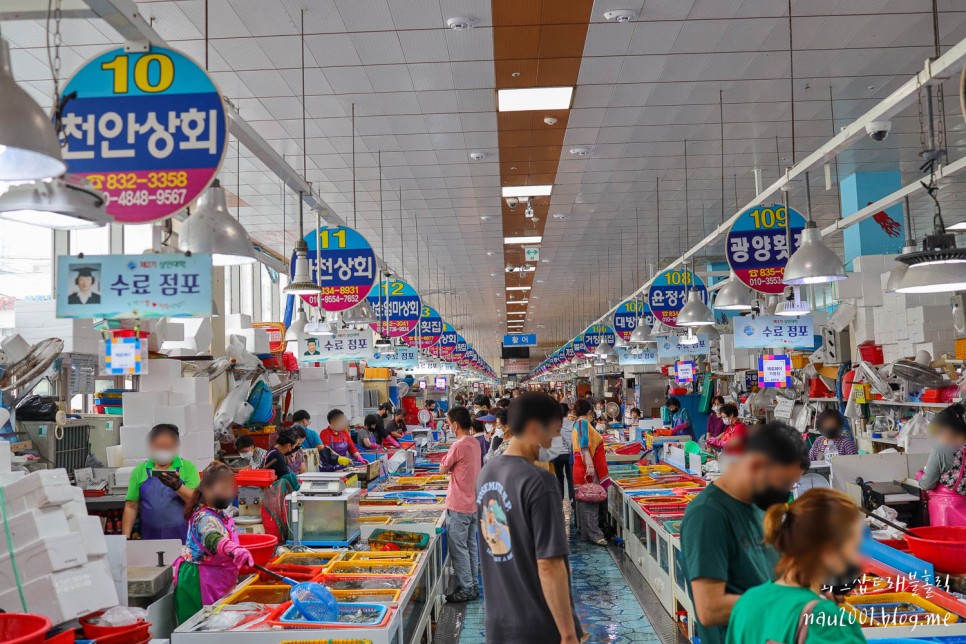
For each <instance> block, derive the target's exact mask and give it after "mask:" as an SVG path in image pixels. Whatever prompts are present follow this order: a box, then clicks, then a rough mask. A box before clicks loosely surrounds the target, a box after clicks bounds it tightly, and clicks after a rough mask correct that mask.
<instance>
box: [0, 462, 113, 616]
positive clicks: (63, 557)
mask: <svg viewBox="0 0 966 644" xmlns="http://www.w3.org/2000/svg"><path fill="white" fill-rule="evenodd" d="M11 476H13V475H11ZM0 492H2V494H3V495H4V500H5V506H6V516H5V517H3V519H4V521H5V523H6V528H5V529H6V530H7V531H9V538H10V540H11V541H12V543H13V558H12V560H11V556H10V554H11V553H10V549H9V548H10V547H9V545H7V540H6V539H5V540H3V541H2V542H3V543H4V547H3V548H2V549H0V609H3V610H5V611H7V612H14V613H19V612H23V610H24V607H23V604H22V603H21V601H22V600H21V592H22V593H23V600H25V602H26V604H27V610H28V612H31V613H37V614H40V615H45V616H47V617H49V618H50V620H51V621H52V622H54V623H55V624H60V623H62V622H66V621H68V620H72V619H76V618H78V617H81V616H83V615H88V614H90V613H92V612H94V611H98V610H103V609H105V608H109V607H111V606H116V605H117V592H116V591H115V588H114V580H113V579H112V577H111V569H110V566H109V565H108V563H107V559H106V558H105V557H106V555H107V544H106V542H105V541H104V532H103V530H102V529H101V521H100V519H99V518H98V517H92V516H88V514H87V506H86V505H85V504H84V493H83V491H82V490H80V489H79V488H76V487H72V486H71V484H70V481H69V480H68V478H67V472H66V470H62V469H61V470H41V471H39V472H34V473H32V474H28V475H25V476H24V475H21V476H20V477H19V478H16V480H12V481H8V482H6V484H5V485H3V487H2V489H0ZM78 545H80V546H82V547H78ZM14 564H15V565H16V573H15V572H14ZM18 581H19V588H18Z"/></svg>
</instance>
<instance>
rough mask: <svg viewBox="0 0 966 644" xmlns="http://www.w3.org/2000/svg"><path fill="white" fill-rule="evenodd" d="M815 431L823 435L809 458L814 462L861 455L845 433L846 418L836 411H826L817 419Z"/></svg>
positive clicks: (813, 446) (814, 445)
mask: <svg viewBox="0 0 966 644" xmlns="http://www.w3.org/2000/svg"><path fill="white" fill-rule="evenodd" d="M815 429H817V430H818V433H819V434H821V435H822V438H818V439H816V440H815V442H814V443H812V449H811V450H810V451H809V453H808V457H809V458H810V459H811V460H813V461H829V460H831V459H832V457H833V456H838V455H842V456H854V455H855V454H858V453H859V450H858V448H857V447H856V446H855V441H853V440H852V438H851V437H850V436H849V435H848V433H847V432H846V431H845V417H843V416H842V414H840V413H839V412H838V410H836V409H826V410H824V411H823V412H822V413H820V414H819V415H818V416H817V417H816V418H815Z"/></svg>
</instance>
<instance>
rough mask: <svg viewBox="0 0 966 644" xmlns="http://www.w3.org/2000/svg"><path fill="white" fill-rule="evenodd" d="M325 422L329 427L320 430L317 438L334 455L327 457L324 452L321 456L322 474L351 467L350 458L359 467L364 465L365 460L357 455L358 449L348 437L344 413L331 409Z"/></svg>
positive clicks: (347, 422)
mask: <svg viewBox="0 0 966 644" xmlns="http://www.w3.org/2000/svg"><path fill="white" fill-rule="evenodd" d="M326 420H328V421H329V426H328V427H326V428H325V429H323V430H322V433H321V434H319V438H321V439H322V444H323V445H325V446H326V447H328V448H329V450H330V452H332V453H334V454H332V453H330V454H329V456H328V457H327V456H326V453H325V452H323V453H322V454H321V460H322V464H321V468H320V469H321V470H322V471H323V472H335V471H338V470H342V469H345V468H346V467H349V466H350V465H352V460H350V458H351V459H353V460H355V462H356V463H358V464H359V465H365V464H366V463H367V461H366V459H364V458H362V455H361V454H359V448H358V447H356V444H355V443H353V442H352V436H350V435H349V419H348V418H346V415H345V413H344V412H343V411H342V410H341V409H333V410H332V411H330V412H329V414H328V416H326Z"/></svg>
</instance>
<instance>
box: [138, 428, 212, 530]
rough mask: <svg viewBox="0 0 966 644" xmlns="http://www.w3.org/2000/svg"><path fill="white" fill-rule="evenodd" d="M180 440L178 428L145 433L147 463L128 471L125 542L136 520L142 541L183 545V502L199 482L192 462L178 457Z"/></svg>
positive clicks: (189, 496) (186, 526)
mask: <svg viewBox="0 0 966 644" xmlns="http://www.w3.org/2000/svg"><path fill="white" fill-rule="evenodd" d="M180 447H181V438H180V436H179V435H178V428H177V427H175V426H174V425H171V424H168V423H162V424H160V425H155V426H154V427H152V428H151V431H149V432H148V460H147V461H145V462H144V463H141V464H140V465H138V466H137V467H135V468H134V470H133V471H132V472H131V482H130V484H129V485H128V489H127V497H126V498H125V502H124V514H123V515H122V516H121V534H123V535H124V536H125V537H127V538H128V539H130V538H131V535H132V533H133V532H134V523H135V521H136V520H137V519H138V518H140V519H141V527H140V530H139V534H140V535H141V538H142V539H178V540H180V541H181V543H184V540H185V536H186V535H187V534H188V521H187V519H185V516H184V508H185V503H187V502H189V501H190V500H191V495H192V494H193V493H194V491H195V488H196V487H198V484H199V483H200V482H201V477H200V476H199V475H198V468H197V467H195V465H194V463H192V462H191V461H188V460H185V459H183V458H181V457H180V456H178V450H179V449H180Z"/></svg>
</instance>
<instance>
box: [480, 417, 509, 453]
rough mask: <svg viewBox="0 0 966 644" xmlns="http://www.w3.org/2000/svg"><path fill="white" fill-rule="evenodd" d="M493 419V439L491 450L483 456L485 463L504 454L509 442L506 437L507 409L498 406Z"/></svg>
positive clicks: (491, 440)
mask: <svg viewBox="0 0 966 644" xmlns="http://www.w3.org/2000/svg"><path fill="white" fill-rule="evenodd" d="M493 418H494V421H493V438H491V439H490V450H489V451H488V452H487V453H486V454H485V455H484V456H483V462H484V463H487V462H489V460H490V459H491V458H495V457H497V456H499V455H500V454H502V453H503V450H505V449H506V447H507V441H508V440H509V439H508V437H507V436H506V409H505V408H503V407H500V406H499V405H498V406H497V408H496V409H494V410H493Z"/></svg>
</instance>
